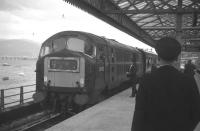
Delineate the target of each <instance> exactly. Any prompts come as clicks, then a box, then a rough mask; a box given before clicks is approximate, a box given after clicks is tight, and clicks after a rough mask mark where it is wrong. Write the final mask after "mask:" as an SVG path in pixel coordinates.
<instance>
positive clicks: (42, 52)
mask: <svg viewBox="0 0 200 131" xmlns="http://www.w3.org/2000/svg"><path fill="white" fill-rule="evenodd" d="M49 53H50V47H49V46H44V47H42V48H41V50H40V55H39V57H43V56H45V55H47V54H49Z"/></svg>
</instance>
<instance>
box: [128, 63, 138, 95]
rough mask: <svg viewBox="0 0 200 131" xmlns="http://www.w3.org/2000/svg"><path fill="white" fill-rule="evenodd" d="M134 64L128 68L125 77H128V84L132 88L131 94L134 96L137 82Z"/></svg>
mask: <svg viewBox="0 0 200 131" xmlns="http://www.w3.org/2000/svg"><path fill="white" fill-rule="evenodd" d="M136 72H137V70H136V66H135V64H132V65H131V66H130V68H129V72H128V74H127V77H129V86H130V87H131V88H132V92H131V96H130V97H134V96H135V95H136V93H137V89H136V84H137V83H138V79H137V74H136Z"/></svg>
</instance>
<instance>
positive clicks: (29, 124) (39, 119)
mask: <svg viewBox="0 0 200 131" xmlns="http://www.w3.org/2000/svg"><path fill="white" fill-rule="evenodd" d="M74 114H75V113H72V112H65V113H52V112H51V111H43V112H39V113H36V114H33V115H30V116H27V117H25V118H21V119H19V120H15V121H13V122H12V123H7V124H4V125H2V126H1V127H0V130H1V131H30V130H31V131H38V130H39V131H42V130H45V129H47V128H49V127H51V126H53V125H55V124H57V123H59V122H61V121H63V120H65V119H67V118H69V117H71V116H73V115H74Z"/></svg>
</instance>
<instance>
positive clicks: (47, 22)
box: [0, 0, 150, 48]
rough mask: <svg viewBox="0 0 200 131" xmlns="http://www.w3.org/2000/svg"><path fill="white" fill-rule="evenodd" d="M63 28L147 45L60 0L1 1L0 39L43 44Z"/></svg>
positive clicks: (128, 43)
mask: <svg viewBox="0 0 200 131" xmlns="http://www.w3.org/2000/svg"><path fill="white" fill-rule="evenodd" d="M66 30H79V31H85V32H90V33H93V34H96V35H99V36H105V37H107V38H110V39H116V40H117V41H119V42H121V43H124V44H127V45H131V46H136V47H140V48H150V47H149V46H147V45H145V44H143V43H142V42H140V41H138V40H136V39H135V38H133V37H131V36H129V35H127V34H125V33H123V32H122V31H119V30H118V29H116V28H114V27H112V26H110V25H108V24H106V23H105V22H103V21H101V20H99V19H97V18H95V17H94V16H91V15H90V14H88V13H86V12H84V11H83V10H81V9H79V8H76V7H74V6H72V5H70V4H68V3H66V2H64V1H63V0H0V38H1V39H2V38H3V39H7V38H9V39H16V38H17V39H18V38H20V39H21V38H22V39H31V40H34V41H37V42H39V43H42V42H43V41H44V40H45V39H47V38H48V37H50V36H51V35H53V34H55V33H57V32H60V31H66Z"/></svg>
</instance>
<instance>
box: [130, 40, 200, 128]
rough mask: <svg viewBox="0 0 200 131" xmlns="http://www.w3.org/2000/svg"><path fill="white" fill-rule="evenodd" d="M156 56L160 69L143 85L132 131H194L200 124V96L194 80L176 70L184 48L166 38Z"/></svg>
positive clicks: (144, 79)
mask: <svg viewBox="0 0 200 131" xmlns="http://www.w3.org/2000/svg"><path fill="white" fill-rule="evenodd" d="M156 52H157V54H158V58H159V59H158V61H159V64H160V67H159V68H158V69H156V70H155V71H154V72H152V73H150V74H146V75H144V76H143V77H142V79H141V81H140V84H139V85H140V86H139V90H138V92H137V95H136V105H135V112H134V116H133V122H132V131H193V130H194V129H195V127H196V125H197V124H198V122H199V120H200V95H199V94H198V89H197V86H196V83H195V81H194V79H192V78H191V77H188V76H186V75H184V74H183V73H181V72H179V71H178V70H177V69H176V68H175V67H174V64H175V63H176V60H177V58H178V55H179V54H180V52H181V45H180V44H179V42H178V41H177V40H175V39H173V38H170V37H165V38H162V39H160V40H159V41H158V42H157V44H156Z"/></svg>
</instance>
